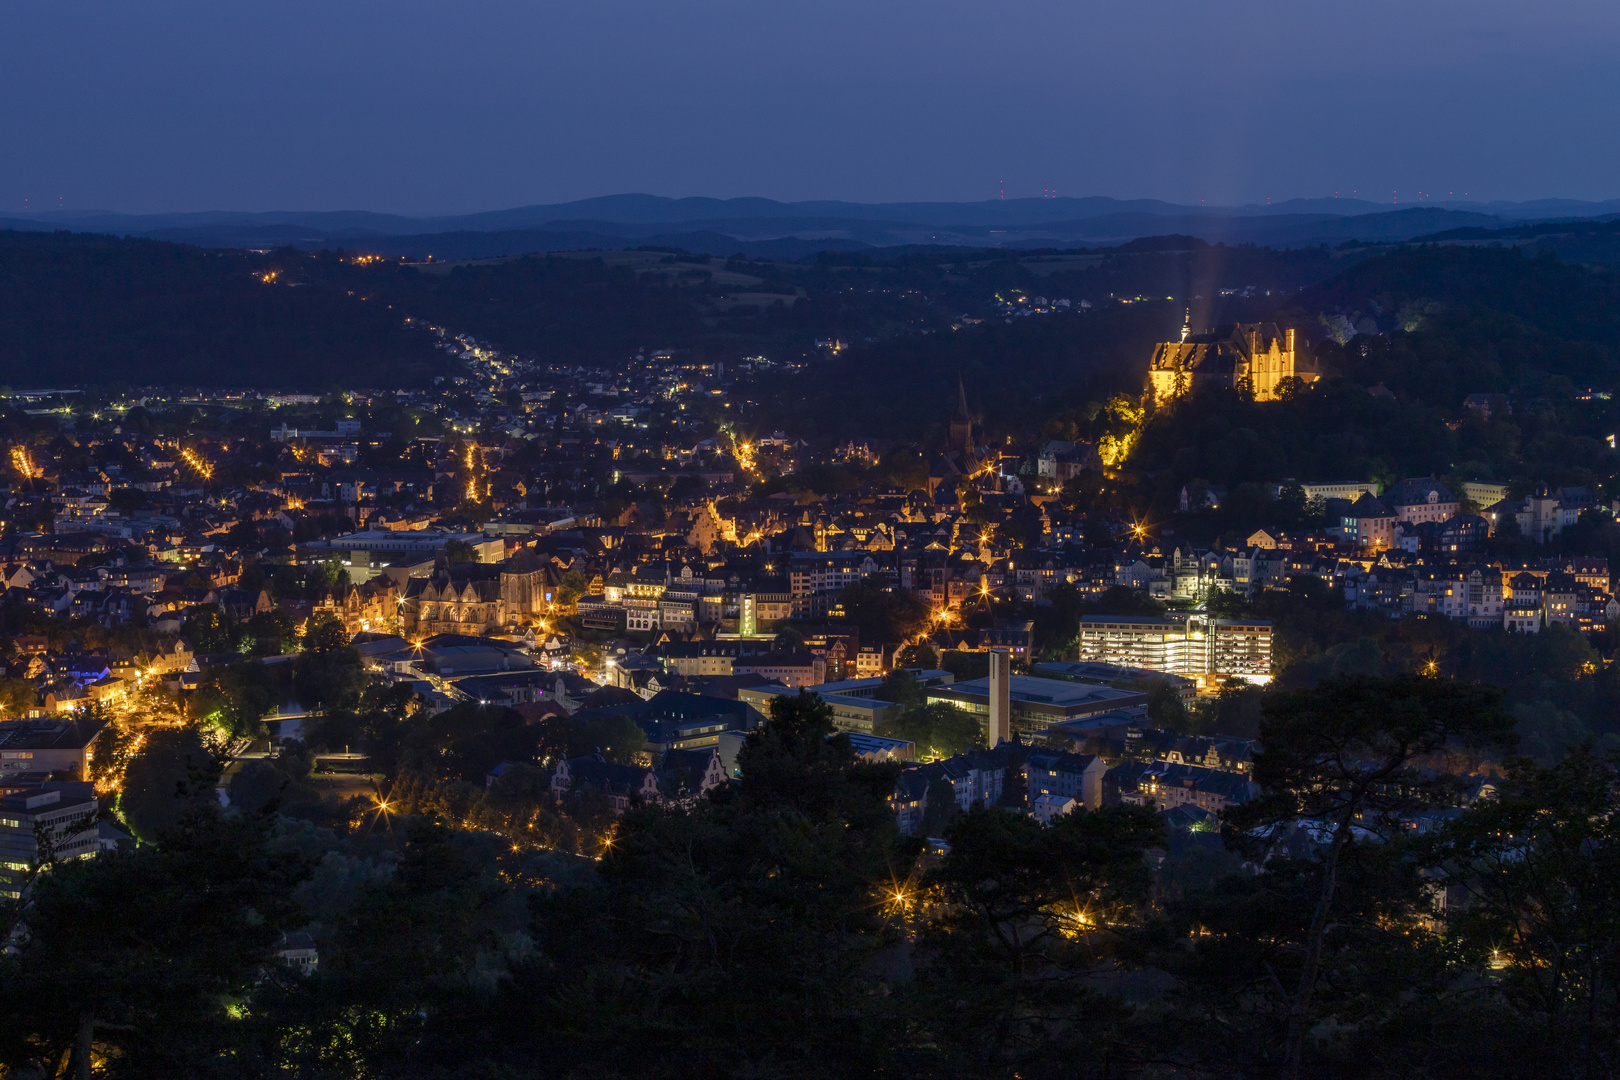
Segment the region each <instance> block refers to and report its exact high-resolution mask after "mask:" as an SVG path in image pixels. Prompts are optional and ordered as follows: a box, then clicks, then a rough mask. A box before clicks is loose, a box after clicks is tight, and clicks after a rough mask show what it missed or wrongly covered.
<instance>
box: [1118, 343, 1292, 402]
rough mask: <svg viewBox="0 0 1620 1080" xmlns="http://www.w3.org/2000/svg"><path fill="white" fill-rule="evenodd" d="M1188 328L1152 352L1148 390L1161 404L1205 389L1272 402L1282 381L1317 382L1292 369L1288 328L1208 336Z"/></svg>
mask: <svg viewBox="0 0 1620 1080" xmlns="http://www.w3.org/2000/svg"><path fill="white" fill-rule="evenodd" d="M1189 330H1190V327H1189V326H1183V327H1182V329H1181V340H1180V341H1166V342H1164V343H1163V344H1161V345H1159V346H1157V347H1156V348H1155V349H1154V350H1153V363H1152V364H1151V365H1150V366H1149V368H1148V388H1149V389H1150V390H1151V391H1152V392H1153V399H1154V400H1155V401H1156V402H1158V403H1159V404H1161V405H1162V404H1164V403H1165V402H1167V401H1174V400H1175V399H1176V398H1178V397H1180V396H1182V395H1183V394H1186V393H1189V392H1191V391H1193V390H1196V389H1199V388H1202V387H1205V386H1224V387H1228V388H1245V389H1248V390H1251V391H1253V393H1254V399H1255V400H1256V401H1275V400H1276V399H1277V396H1278V394H1277V386H1278V384H1279V383H1281V382H1282V381H1283V380H1284V379H1287V378H1295V377H1297V378H1299V379H1302V380H1304V381H1305V382H1307V383H1312V382H1315V381H1316V379H1317V374H1316V372H1314V371H1308V370H1302V369H1300V368H1299V367H1297V366H1296V364H1295V360H1294V356H1295V354H1294V332H1293V331H1292V330H1279V329H1278V328H1277V326H1276V325H1275V324H1273V323H1239V324H1233V325H1229V326H1221V327H1217V328H1216V329H1215V331H1214V333H1209V334H1193V333H1189Z"/></svg>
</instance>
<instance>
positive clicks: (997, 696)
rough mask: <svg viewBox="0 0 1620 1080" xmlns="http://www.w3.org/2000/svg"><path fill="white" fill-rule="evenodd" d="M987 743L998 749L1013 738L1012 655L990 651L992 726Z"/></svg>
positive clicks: (986, 735) (987, 734)
mask: <svg viewBox="0 0 1620 1080" xmlns="http://www.w3.org/2000/svg"><path fill="white" fill-rule="evenodd" d="M984 734H985V742H987V743H988V744H989V745H990V746H991V747H996V746H999V745H1001V744H1002V743H1004V742H1007V741H1008V740H1010V739H1011V738H1012V654H1011V653H1009V652H1008V651H1007V650H1006V649H991V650H990V724H989V729H988V730H987V731H986V732H985V733H984Z"/></svg>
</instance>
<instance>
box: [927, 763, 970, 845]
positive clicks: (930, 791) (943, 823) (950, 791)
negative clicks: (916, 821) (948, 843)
mask: <svg viewBox="0 0 1620 1080" xmlns="http://www.w3.org/2000/svg"><path fill="white" fill-rule="evenodd" d="M961 812H962V807H961V805H960V804H959V803H958V802H957V801H956V788H954V787H952V786H951V782H950V781H949V780H948V779H946V778H945V777H943V776H936V777H935V778H934V779H932V780H930V781H928V787H927V789H926V790H925V791H924V793H923V816H922V823H921V830H922V834H923V835H924V836H926V837H930V838H932V837H942V836H944V835H945V833H946V831H947V830H948V828H949V826H950V823H951V822H952V821H954V820H956V818H957V816H958V815H959V814H961Z"/></svg>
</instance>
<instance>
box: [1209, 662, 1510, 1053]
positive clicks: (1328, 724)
mask: <svg viewBox="0 0 1620 1080" xmlns="http://www.w3.org/2000/svg"><path fill="white" fill-rule="evenodd" d="M1512 738H1513V720H1512V717H1511V716H1509V715H1508V714H1507V713H1506V712H1505V711H1504V710H1503V709H1502V707H1501V699H1500V695H1499V694H1497V693H1496V692H1495V691H1493V690H1490V689H1487V688H1484V687H1478V686H1467V685H1458V684H1455V683H1448V682H1442V681H1440V680H1438V679H1429V678H1418V677H1405V678H1399V679H1389V680H1352V681H1329V682H1324V683H1322V684H1321V685H1319V686H1317V687H1316V688H1315V689H1312V690H1301V691H1295V692H1294V693H1291V694H1284V695H1279V696H1277V697H1275V698H1273V699H1272V700H1270V701H1268V702H1267V703H1266V705H1265V706H1264V719H1263V720H1262V722H1261V725H1260V739H1261V742H1262V743H1263V745H1264V746H1265V749H1264V750H1263V751H1262V752H1261V753H1260V754H1258V755H1256V757H1255V767H1254V779H1255V781H1256V782H1257V783H1258V784H1259V785H1260V787H1261V789H1262V794H1261V796H1260V797H1259V798H1258V799H1256V800H1255V801H1254V802H1251V803H1249V804H1247V805H1244V806H1239V807H1233V808H1229V809H1228V811H1227V812H1226V816H1225V824H1226V827H1227V829H1228V830H1229V834H1230V835H1232V836H1233V837H1234V839H1236V838H1237V837H1238V836H1239V835H1240V834H1243V833H1245V832H1250V833H1252V832H1255V831H1263V830H1270V831H1271V832H1272V834H1273V835H1276V830H1278V828H1279V827H1280V826H1282V825H1285V824H1289V823H1294V822H1299V821H1313V822H1317V823H1319V827H1320V829H1321V830H1322V831H1323V832H1325V833H1327V834H1328V840H1327V842H1326V844H1325V850H1324V851H1323V853H1322V881H1321V889H1320V893H1319V895H1318V897H1317V899H1316V903H1315V910H1314V912H1313V914H1312V916H1311V921H1310V926H1309V930H1308V932H1307V934H1306V938H1305V950H1304V952H1305V955H1304V959H1303V963H1302V964H1301V966H1300V975H1299V980H1298V985H1297V988H1296V989H1295V990H1294V991H1293V992H1292V993H1291V995H1290V1001H1289V1006H1288V1019H1287V1034H1286V1036H1285V1043H1284V1046H1285V1055H1286V1060H1285V1065H1284V1070H1285V1074H1286V1075H1287V1076H1289V1077H1291V1078H1297V1077H1298V1076H1299V1075H1300V1070H1301V1057H1302V1054H1303V1052H1304V1046H1305V1038H1306V1035H1307V1033H1308V1031H1309V1027H1310V1015H1311V1013H1310V1006H1311V998H1312V996H1313V995H1314V993H1315V992H1316V985H1317V976H1318V973H1319V969H1320V967H1321V957H1322V949H1323V944H1324V941H1325V938H1326V935H1327V928H1328V925H1329V923H1330V920H1331V919H1332V917H1333V913H1334V901H1335V898H1336V892H1337V887H1338V880H1337V870H1338V866H1339V861H1340V858H1341V856H1342V854H1343V852H1344V849H1345V847H1346V845H1348V844H1350V843H1351V842H1352V841H1353V839H1354V836H1355V830H1357V829H1368V830H1373V831H1380V830H1381V831H1384V832H1386V833H1389V834H1399V833H1400V832H1401V831H1402V830H1403V829H1404V828H1405V825H1404V822H1403V820H1402V819H1403V816H1407V815H1410V814H1412V813H1415V812H1417V811H1419V810H1422V809H1425V808H1427V807H1430V806H1433V805H1435V804H1436V803H1437V802H1440V801H1443V800H1445V799H1447V798H1448V797H1450V796H1451V795H1452V794H1453V793H1454V792H1455V790H1456V781H1455V778H1453V777H1451V776H1449V775H1447V774H1445V773H1443V772H1440V771H1437V770H1435V769H1433V768H1426V767H1425V766H1430V765H1431V762H1430V761H1429V759H1430V758H1432V757H1433V756H1434V755H1436V754H1438V753H1440V752H1441V751H1442V750H1445V749H1448V748H1452V749H1461V748H1489V747H1501V746H1506V745H1508V744H1509V743H1510V742H1511V741H1512Z"/></svg>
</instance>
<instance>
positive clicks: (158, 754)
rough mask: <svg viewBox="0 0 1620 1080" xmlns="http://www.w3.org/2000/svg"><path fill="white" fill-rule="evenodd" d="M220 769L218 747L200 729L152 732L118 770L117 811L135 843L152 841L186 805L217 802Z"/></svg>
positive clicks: (176, 821)
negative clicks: (120, 789)
mask: <svg viewBox="0 0 1620 1080" xmlns="http://www.w3.org/2000/svg"><path fill="white" fill-rule="evenodd" d="M223 770H224V753H223V749H222V748H221V747H220V745H219V743H218V742H216V741H215V740H214V739H213V737H212V736H210V735H205V734H204V733H203V731H202V729H201V728H198V727H195V726H193V727H183V728H159V729H156V730H154V731H152V732H151V733H150V734H148V735H147V737H146V741H145V742H144V743H142V745H141V749H140V752H139V753H137V754H136V755H135V756H134V757H133V758H131V759H130V762H129V765H128V767H126V768H125V770H124V790H123V792H122V794H120V795H119V798H118V812H119V814H120V816H122V817H123V819H124V824H125V825H127V826H129V830H130V832H132V833H134V834H135V838H136V839H137V840H140V841H142V842H143V843H154V842H156V841H157V840H158V838H159V837H160V836H161V835H162V834H163V833H164V832H166V831H167V830H169V829H172V828H174V827H175V826H177V825H178V824H179V823H180V819H181V818H183V817H184V816H185V814H186V812H187V811H188V810H189V809H190V808H191V807H193V806H196V805H200V804H207V803H217V801H218V800H217V799H216V798H215V795H214V785H215V784H217V783H218V782H219V777H220V774H221V772H223Z"/></svg>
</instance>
